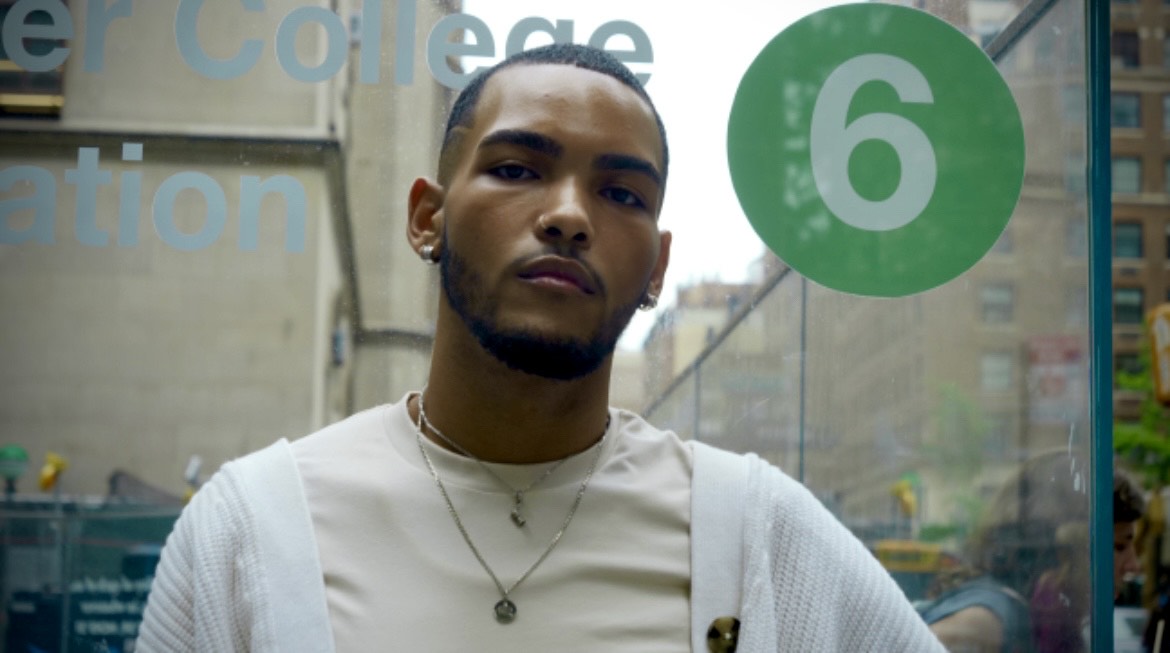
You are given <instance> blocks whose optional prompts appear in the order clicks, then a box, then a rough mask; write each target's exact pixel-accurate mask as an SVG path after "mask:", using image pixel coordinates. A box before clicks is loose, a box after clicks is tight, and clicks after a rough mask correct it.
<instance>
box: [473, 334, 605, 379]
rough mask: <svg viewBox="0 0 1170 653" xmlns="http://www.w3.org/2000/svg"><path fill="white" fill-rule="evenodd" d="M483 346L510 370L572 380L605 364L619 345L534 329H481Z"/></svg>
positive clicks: (480, 335)
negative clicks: (509, 330) (557, 335)
mask: <svg viewBox="0 0 1170 653" xmlns="http://www.w3.org/2000/svg"><path fill="white" fill-rule="evenodd" d="M475 336H476V338H477V339H478V340H479V343H480V345H481V346H483V348H484V349H486V350H487V351H488V352H489V353H490V354H492V356H495V357H496V359H497V360H499V361H500V362H501V363H503V364H504V365H506V366H507V367H508V368H509V369H513V370H516V371H518V372H524V373H525V374H531V375H533V376H539V377H542V378H546V379H552V380H557V381H572V380H574V379H579V378H581V377H584V376H587V375H589V374H592V373H593V372H595V371H597V369H598V368H600V367H601V364H602V363H604V362H605V359H606V358H608V357H609V355H610V354H611V353H613V350H614V347H615V346H616V345H617V342H616V340H615V341H614V342H612V343H610V342H608V341H603V340H601V339H593V340H577V339H572V338H564V337H559V338H558V337H555V336H550V335H547V334H541V333H539V332H530V331H522V332H521V331H513V332H506V331H504V332H501V331H477V332H476V333H475Z"/></svg>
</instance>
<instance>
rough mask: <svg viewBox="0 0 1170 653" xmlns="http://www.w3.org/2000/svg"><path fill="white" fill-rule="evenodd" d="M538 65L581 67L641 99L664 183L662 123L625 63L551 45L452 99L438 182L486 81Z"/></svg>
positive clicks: (595, 51) (487, 74)
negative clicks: (654, 128)
mask: <svg viewBox="0 0 1170 653" xmlns="http://www.w3.org/2000/svg"><path fill="white" fill-rule="evenodd" d="M539 64H559V65H566V66H576V67H577V68H584V69H585V70H592V71H593V72H597V73H601V74H603V75H608V76H609V77H612V78H614V79H616V80H618V81H619V82H621V83H622V84H625V85H626V86H628V87H629V88H631V89H633V91H634V92H635V93H637V94H638V97H640V98H642V99H643V100H645V101H646V104H647V105H649V107H650V111H651V112H652V113H653V114H654V122H655V123H656V124H657V125H658V137H659V139H661V141H662V179H663V180H664V181H665V179H666V170H667V167H668V163H669V161H670V157H669V154H668V150H667V147H666V127H665V126H663V124H662V117H661V116H659V115H658V109H657V108H655V106H654V102H653V101H652V100H651V99H650V96H649V95H648V94H647V93H646V89H644V88H642V83H641V82H639V81H638V78H637V77H636V76H635V75H634V73H633V72H632V71H630V69H629V68H627V67H626V65H625V64H623V63H622V62H620V61H618V60H617V58H615V57H614V56H613V55H611V54H610V53H608V52H606V51H605V50H601V49H599V48H595V47H592V46H588V45H580V44H576V43H553V44H551V45H545V46H541V47H538V48H533V49H531V50H524V51H522V52H519V53H517V54H514V55H512V56H510V57H508V58H507V59H504V60H503V61H501V62H499V63H497V64H496V65H494V66H492V67H491V68H488V69H487V70H485V71H483V72H481V73H479V74H478V75H476V76H475V77H474V78H472V80H471V82H469V83H468V84H467V86H466V87H464V88H463V90H462V91H460V92H459V96H458V97H456V98H455V104H454V105H452V107H451V114H450V115H449V116H448V117H447V128H446V130H445V131H444V132H443V147H442V149H441V150H440V153H439V178H440V179H439V181H440V183H444V182H445V179H444V177H445V175H444V171H445V170H447V169H448V166H449V162H447V157H448V156H450V154H451V152H450V150H451V149H452V145H453V142H454V141H455V140H456V137H455V136H454V134H455V128H456V127H470V126H471V123H472V121H473V120H474V119H475V110H476V108H477V107H478V105H479V98H480V96H481V95H482V93H483V89H484V86H485V85H486V84H487V81H488V80H489V79H491V78H492V76H493V75H495V74H496V73H498V72H500V71H501V70H504V69H506V68H510V67H512V66H518V65H539Z"/></svg>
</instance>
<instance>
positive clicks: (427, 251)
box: [418, 245, 438, 265]
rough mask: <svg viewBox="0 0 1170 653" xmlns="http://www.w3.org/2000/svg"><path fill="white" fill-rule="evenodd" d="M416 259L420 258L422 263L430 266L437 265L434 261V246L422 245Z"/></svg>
mask: <svg viewBox="0 0 1170 653" xmlns="http://www.w3.org/2000/svg"><path fill="white" fill-rule="evenodd" d="M418 257H419V258H421V259H422V260H423V262H424V263H428V264H430V265H434V264H435V263H438V261H436V260H435V246H434V245H423V246H422V247H420V248H419V250H418Z"/></svg>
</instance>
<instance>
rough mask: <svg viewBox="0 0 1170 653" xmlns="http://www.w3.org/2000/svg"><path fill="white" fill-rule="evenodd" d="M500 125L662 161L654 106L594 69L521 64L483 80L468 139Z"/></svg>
mask: <svg viewBox="0 0 1170 653" xmlns="http://www.w3.org/2000/svg"><path fill="white" fill-rule="evenodd" d="M503 129H519V130H530V131H536V132H539V133H542V134H545V135H547V136H551V137H553V138H555V139H556V140H558V141H562V144H564V145H566V146H571V145H573V142H574V141H575V140H578V139H580V140H585V141H589V142H591V143H592V144H595V145H598V146H600V147H603V148H606V149H607V151H610V152H613V153H623V154H631V155H635V156H639V157H642V158H645V159H647V160H649V161H653V162H655V163H656V164H657V165H658V166H660V167H661V165H662V143H661V140H660V138H659V134H658V126H657V123H656V122H655V119H654V112H653V110H652V109H651V108H650V105H649V104H647V102H646V101H645V100H643V99H642V98H641V97H640V96H639V95H638V94H637V93H636V92H635V91H634V90H633V89H631V88H630V87H628V86H626V85H625V84H623V83H622V82H620V81H618V80H617V79H614V78H612V77H610V76H609V75H605V74H602V73H599V72H595V71H592V70H586V69H584V68H578V67H576V66H570V65H561V64H555V65H554V64H535V65H533V64H520V65H516V66H512V67H510V68H505V69H503V70H501V71H499V72H497V73H496V74H495V75H493V76H492V78H491V79H489V80H488V81H487V84H486V85H485V86H484V89H483V94H482V95H481V97H480V101H479V106H478V107H477V109H476V112H475V119H474V121H473V123H472V134H471V137H472V138H471V140H472V141H473V142H475V143H478V142H479V141H480V140H482V139H483V137H484V136H486V135H488V134H491V133H492V132H495V131H499V130H503Z"/></svg>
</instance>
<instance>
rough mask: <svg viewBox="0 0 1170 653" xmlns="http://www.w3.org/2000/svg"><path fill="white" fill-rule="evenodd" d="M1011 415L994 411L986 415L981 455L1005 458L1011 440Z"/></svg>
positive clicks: (1012, 429)
mask: <svg viewBox="0 0 1170 653" xmlns="http://www.w3.org/2000/svg"><path fill="white" fill-rule="evenodd" d="M1014 430H1015V429H1014V428H1013V423H1012V416H1011V415H1010V414H1007V413H994V414H991V415H988V416H987V435H986V437H985V438H984V440H983V455H984V456H985V457H987V458H991V459H993V460H1003V459H1004V458H1007V456H1008V453H1009V451H1010V449H1011V442H1012V440H1013V437H1012V435H1013V432H1014Z"/></svg>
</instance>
